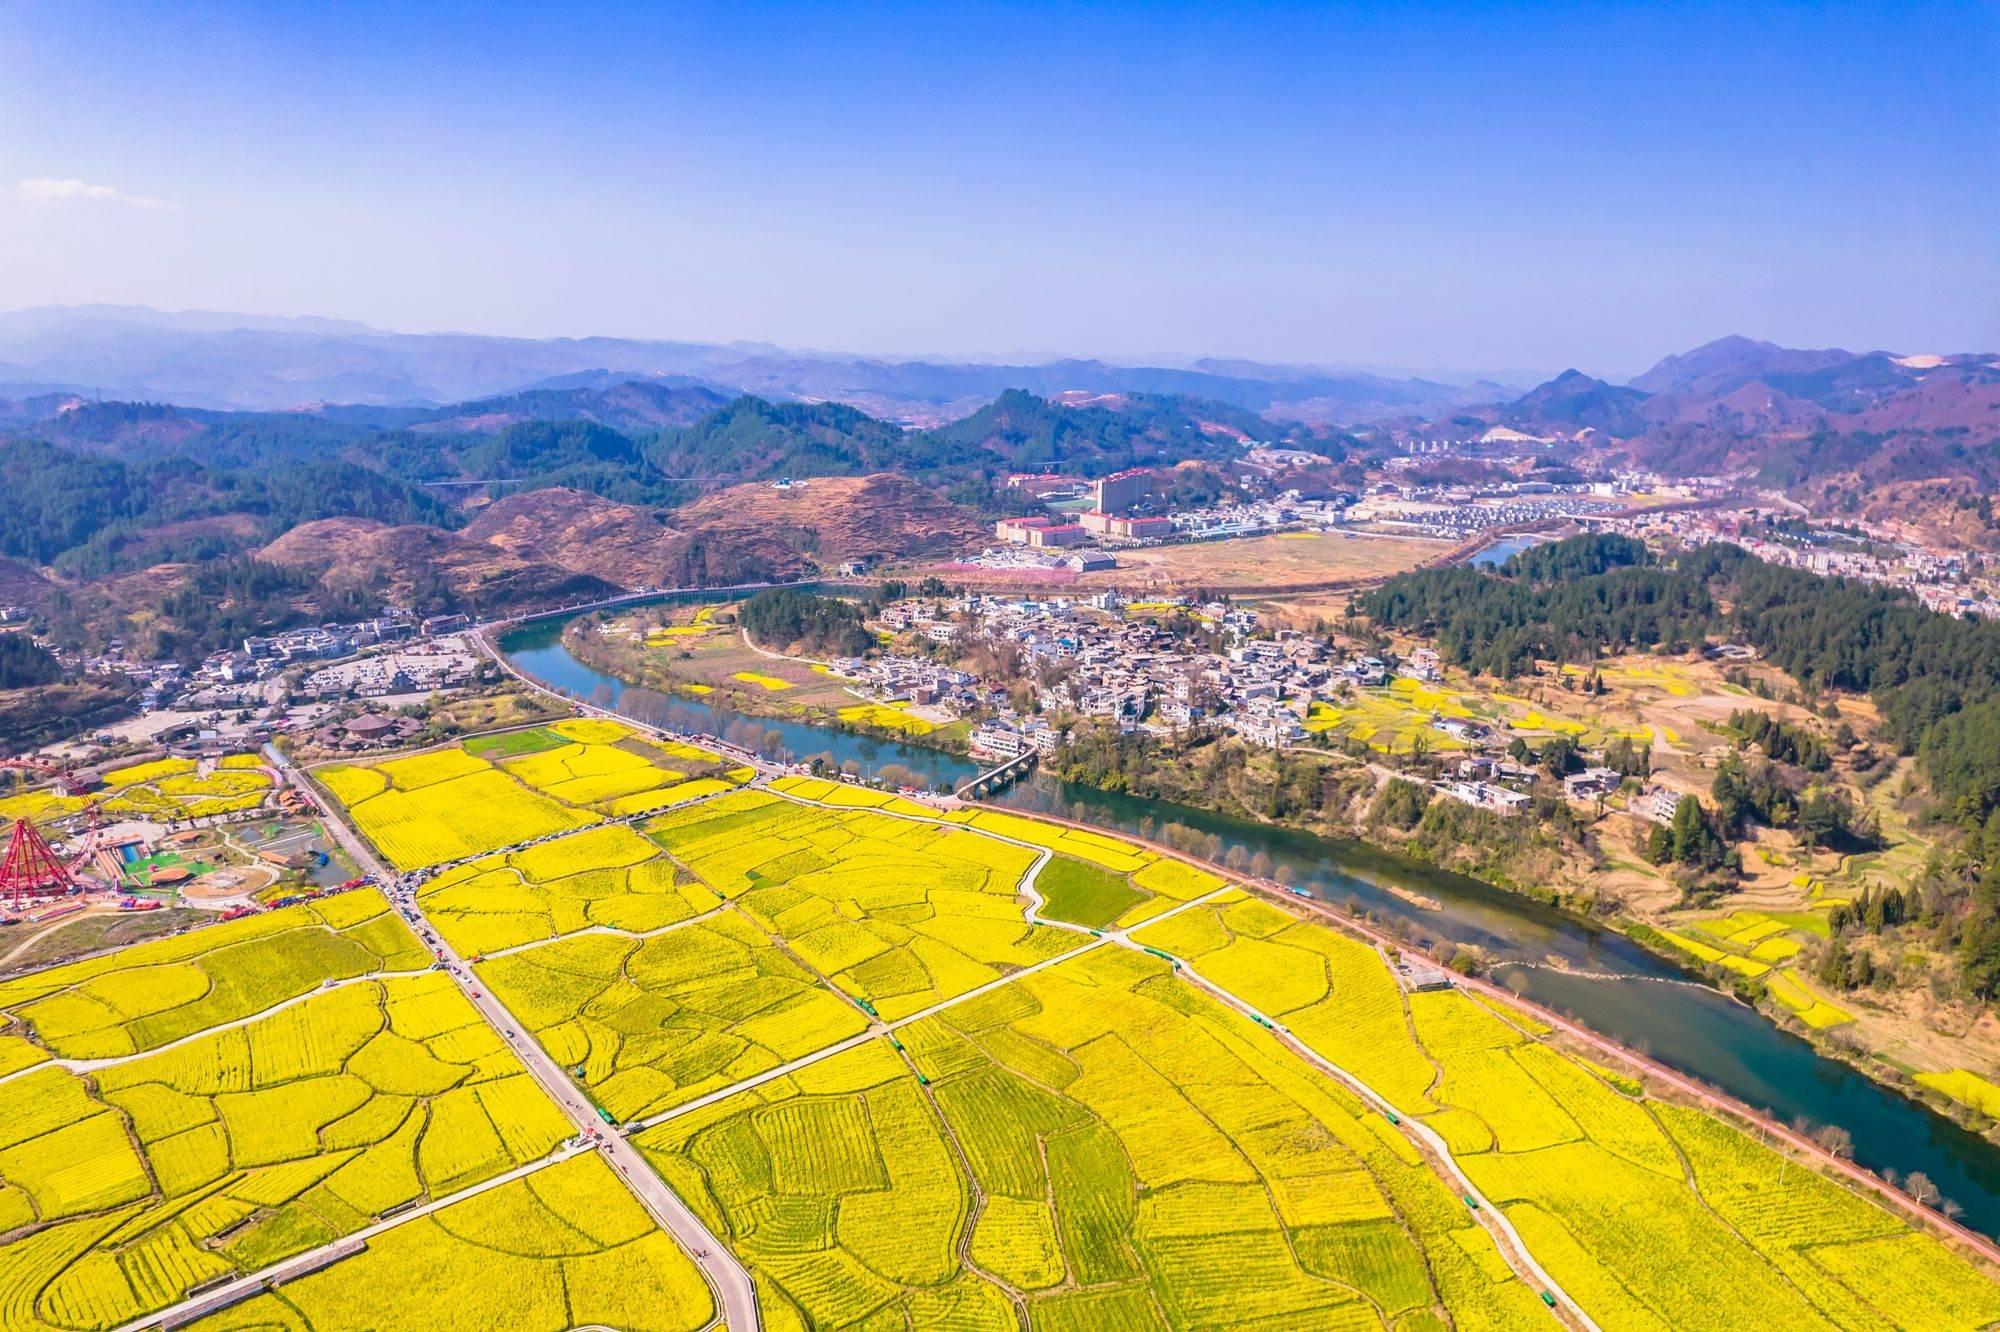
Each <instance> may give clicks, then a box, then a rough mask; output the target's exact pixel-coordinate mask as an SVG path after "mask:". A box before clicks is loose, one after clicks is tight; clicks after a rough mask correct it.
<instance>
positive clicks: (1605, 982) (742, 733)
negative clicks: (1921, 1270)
mask: <svg viewBox="0 0 2000 1332" xmlns="http://www.w3.org/2000/svg"><path fill="white" fill-rule="evenodd" d="M1510 553H1511V552H1510ZM1501 558H1505V556H1504V555H1503V556H1502V557H1501ZM562 624H563V622H562V621H546V622H542V623H538V624H535V625H531V626H527V627H524V628H521V629H518V630H516V631H514V632H513V633H511V634H509V635H507V636H506V637H504V638H503V639H502V640H501V648H502V650H503V651H504V652H505V653H506V654H507V657H508V659H509V660H510V661H512V662H513V663H514V664H515V665H516V666H517V667H519V668H520V669H521V670H523V671H525V672H527V673H528V674H530V675H532V676H534V677H535V678H536V679H538V680H541V681H543V682H544V683H546V684H548V685H551V686H553V687H555V688H558V689H561V690H563V691H565V692H568V693H570V694H572V695H575V696H576V697H579V698H589V699H592V700H593V701H595V702H598V703H600V704H601V705H603V706H607V707H611V708H613V709H617V708H618V707H619V704H620V703H621V701H625V699H626V695H627V693H628V689H627V686H626V685H625V684H624V683H623V682H622V681H619V680H617V679H616V678H614V677H612V676H609V675H606V674H604V673H603V672H601V671H597V670H595V669H593V668H591V667H589V666H586V665H584V664H583V663H582V662H580V661H578V660H577V659H576V658H575V657H574V656H572V655H571V654H570V652H569V650H568V649H567V648H565V647H564V646H563V644H562ZM653 697H654V698H657V695H655V696H653ZM642 720H648V721H655V720H658V718H657V717H654V716H645V717H642ZM665 720H666V722H667V724H669V725H671V726H674V727H675V728H676V729H680V730H684V731H688V732H698V733H702V734H708V735H715V736H718V737H721V738H725V739H729V740H732V741H734V742H735V743H738V744H743V745H745V746H746V747H747V748H751V749H755V750H757V751H758V752H760V753H763V754H765V755H766V756H768V757H773V758H792V759H799V758H806V757H810V756H813V755H819V754H828V755H831V756H832V757H833V758H834V759H835V760H836V761H837V762H840V763H843V764H844V763H849V762H852V763H853V764H854V765H855V766H856V767H858V768H859V769H860V770H861V771H862V772H863V773H864V774H872V773H875V772H878V771H880V770H881V769H882V768H883V767H885V766H886V765H889V764H899V765H901V766H902V767H904V768H906V769H908V770H910V771H911V772H912V773H915V774H917V775H918V776H919V777H920V778H921V779H922V780H923V781H924V782H925V783H927V784H929V785H932V786H948V785H949V784H951V783H952V782H954V781H956V780H958V779H959V778H962V777H965V776H968V775H970V774H971V773H973V772H974V771H976V765H975V764H973V763H972V762H971V761H970V760H967V759H963V758H960V757H958V756H957V755H954V754H946V753H943V752H940V751H938V750H932V749H924V748H922V747H919V746H914V745H902V744H896V743H893V742H888V741H881V740H874V739H870V738H868V737H866V736H859V735H855V734H852V733H850V732H847V731H842V730H839V729H837V728H833V727H826V726H818V725H813V724H810V723H805V722H794V721H770V720H766V719H764V718H744V717H740V716H738V715H735V714H732V713H729V712H726V711H723V710H720V709H717V708H714V707H711V706H709V705H707V704H704V703H696V702H687V701H681V700H678V699H677V700H674V701H673V702H671V703H669V704H667V716H666V718H665ZM1000 803H1004V804H1010V805H1014V806H1017V807H1019V808H1022V809H1027V810H1040V811H1043V812H1049V813H1055V812H1060V813H1062V814H1064V815H1066V816H1068V817H1070V818H1074V819H1077V820H1079V821H1082V822H1088V823H1093V824H1096V825H1098V826H1100V827H1103V828H1107V829H1112V830H1119V831H1125V832H1140V831H1142V830H1145V829H1149V828H1157V827H1160V826H1163V825H1165V824H1168V823H1179V824H1183V825H1185V826H1187V827H1190V828H1193V829H1196V830H1197V831H1199V832H1202V833H1204V834H1213V835H1214V836H1215V837H1217V838H1218V839H1219V840H1220V841H1221V843H1222V846H1223V854H1224V856H1225V857H1226V858H1229V859H1230V863H1241V864H1247V863H1248V861H1249V859H1250V858H1251V857H1253V856H1262V857H1265V858H1267V859H1268V861H1269V863H1270V866H1271V867H1272V868H1271V872H1272V873H1278V872H1279V871H1283V875H1284V876H1285V877H1289V880H1290V881H1291V882H1293V883H1295V884H1297V885H1298V886H1300V887H1302V888H1305V889H1306V890H1307V891H1308V892H1310V893H1311V894H1312V895H1313V896H1314V897H1316V898H1319V899H1321V900H1323V901H1328V902H1333V903H1336V904H1351V905H1354V906H1357V907H1358V908H1360V909H1362V910H1364V911H1366V912H1368V913H1369V914H1370V915H1372V916H1374V917H1375V918H1377V919H1378V920H1394V921H1400V922H1402V923H1403V925H1404V926H1405V927H1406V928H1407V929H1408V930H1409V931H1410V934H1411V937H1412V938H1414V939H1417V940H1420V941H1425V942H1428V941H1430V940H1449V941H1451V942H1453V943H1458V944H1466V945H1471V946H1476V947H1478V948H1480V949H1481V950H1482V951H1483V952H1485V953H1486V954H1487V955H1488V957H1489V958H1491V959H1493V960H1494V963H1495V965H1494V967H1493V973H1494V975H1495V977H1496V978H1497V979H1499V980H1501V981H1503V982H1505V983H1507V984H1509V985H1511V986H1513V987H1514V988H1516V989H1517V990H1518V992H1519V993H1521V994H1523V995H1525V996H1527V997H1528V998H1530V999H1533V1000H1535V1001H1536V1002H1537V1003H1541V1004H1544V1005H1546V1006H1548V1007H1549V1008H1552V1009H1555V1010H1556V1011H1558V1012H1561V1013H1565V1014H1568V1015H1569V1016H1571V1017H1574V1018H1576V1019H1577V1020H1578V1021H1580V1022H1582V1023H1583V1024H1584V1025H1586V1026H1588V1027H1590V1028H1592V1029H1593V1030H1596V1031H1599V1032H1602V1033H1603V1034H1604V1035H1606V1036H1609V1037H1611V1038H1613V1039H1614V1040H1617V1041H1620V1042H1622V1043H1623V1044H1625V1045H1628V1046H1630V1047H1632V1048H1634V1049H1637V1050H1640V1051H1642V1052H1644V1053H1646V1054H1649V1055H1651V1056H1652V1057H1653V1058H1655V1059H1657V1060H1659V1061H1660V1062H1661V1063H1663V1064H1666V1065H1668V1066H1669V1067H1672V1068H1674V1069H1677V1070H1679V1071H1680V1072H1682V1073H1685V1074H1688V1075H1689V1076H1691V1077H1694V1078H1697V1079H1700V1080H1701V1081H1703V1082H1706V1083H1708V1084H1710V1085H1711V1086H1714V1087H1717V1088H1719V1089H1721V1090H1722V1091H1724V1092H1726V1093H1728V1094H1729V1095H1731V1096H1734V1097H1735V1098H1736V1099H1738V1100H1740V1101H1742V1102H1744V1103H1746V1104H1748V1105H1751V1106H1755V1107H1756V1108H1758V1109H1760V1110H1763V1111H1765V1112H1766V1113H1768V1114H1770V1115H1772V1116H1774V1117H1775V1118H1777V1119H1780V1120H1783V1121H1785V1122H1788V1123H1789V1122H1793V1121H1797V1120H1803V1121H1805V1122H1806V1123H1808V1124H1810V1125H1813V1126H1819V1125H1826V1124H1833V1125H1838V1126H1840V1127H1841V1128H1843V1129H1845V1130H1847V1132H1848V1133H1849V1134H1850V1135H1851V1136H1852V1138H1853V1142H1854V1159H1855V1160H1856V1161H1857V1162H1859V1163H1860V1164H1862V1165H1863V1166H1866V1167H1868V1168H1869V1169H1871V1170H1875V1171H1877V1172H1878V1173H1879V1172H1881V1171H1884V1170H1894V1171H1896V1172H1897V1173H1898V1174H1899V1175H1901V1174H1908V1173H1909V1172H1910V1171H1913V1170H1918V1171H1922V1172H1923V1173H1924V1174H1926V1175H1928V1176H1930V1178H1931V1180H1932V1182H1933V1183H1935V1184H1936V1185H1937V1186H1938V1188H1939V1189H1940V1190H1941V1191H1942V1192H1943V1194H1944V1196H1945V1197H1947V1198H1949V1199H1951V1200H1952V1201H1953V1202H1955V1203H1957V1204H1958V1205H1959V1206H1960V1207H1961V1208H1963V1209H1964V1216H1963V1218H1962V1219H1963V1220H1964V1222H1965V1223H1966V1224H1967V1225H1969V1226H1972V1227H1974V1228H1975V1229H1978V1230H1980V1231H1983V1232H1984V1233H1986V1234H1989V1235H2000V1148H1996V1147H1995V1146H1994V1145H1993V1144H1992V1143H1989V1142H1987V1141H1986V1140H1985V1139H1983V1138H1981V1137H1979V1136H1978V1135H1976V1134H1973V1133H1969V1132H1967V1131H1966V1130H1965V1129H1963V1128H1961V1127H1959V1126H1958V1125H1957V1124H1954V1123H1953V1122H1952V1121H1951V1120H1949V1119H1946V1118H1944V1117H1943V1116H1942V1115H1939V1114H1936V1113H1935V1112H1933V1111H1931V1110H1930V1109H1929V1108H1927V1107H1925V1106H1923V1105H1921V1104H1919V1103H1917V1102H1915V1101H1912V1100H1910V1099H1908V1098H1906V1097H1903V1096H1901V1095H1898V1094H1897V1093H1895V1092H1894V1091H1891V1090H1889V1089H1888V1088H1886V1087H1884V1086H1882V1085H1881V1084H1879V1083H1877V1082H1874V1081H1873V1080H1871V1079H1869V1078H1867V1077H1864V1076H1863V1075H1861V1074H1860V1073H1857V1072H1855V1071H1854V1070H1853V1069H1851V1068H1849V1067H1848V1066H1847V1065H1845V1064H1843V1063H1841V1062H1840V1061H1838V1060H1835V1059H1829V1058H1827V1057H1825V1056H1823V1055H1821V1054H1820V1053H1819V1052H1818V1051H1816V1050H1814V1049H1813V1047H1812V1046H1811V1045H1810V1044H1808V1043H1807V1042H1805V1041H1804V1040H1801V1039H1800V1038H1798V1037H1796V1036H1793V1035H1791V1034H1789V1033H1787V1032H1785V1031H1783V1030H1781V1029H1780V1028H1778V1027H1777V1026H1776V1025H1774V1024H1773V1023H1772V1022H1770V1021H1769V1020H1768V1019H1767V1018H1765V1017H1764V1016H1763V1015H1762V1014H1760V1013H1758V1012H1757V1011H1756V1010H1755V1009H1752V1008H1749V1007H1747V1006H1745V1005H1743V1004H1740V1003H1737V1002H1736V1001H1734V1000H1733V999H1730V998H1728V997H1727V996H1725V995H1723V994H1721V993H1719V992H1717V991H1716V990H1713V989H1711V988H1709V987H1708V986H1706V985H1700V984H1693V983H1690V982H1689V979H1688V977H1687V975H1686V974H1685V973H1683V972H1681V971H1679V970H1678V969H1676V968H1675V967H1674V966H1672V965H1671V964H1670V963H1668V962H1665V961H1663V960H1662V959H1660V958H1658V957H1656V956H1654V955H1653V954H1651V953H1649V952H1647V951H1646V950H1645V949H1643V948H1641V947H1639V946H1638V945H1637V944H1635V943H1633V942H1632V941H1631V940H1629V939H1627V938H1626V937H1625V936H1624V935H1622V934H1619V933H1618V932H1617V931H1615V930H1610V929H1606V928H1604V927H1603V926H1601V925H1598V924H1596V923H1595V922H1592V921H1589V920H1586V919H1584V918H1582V917H1580V916H1576V915H1572V914H1570V913H1568V912H1565V911H1561V910H1558V909H1556V908H1554V907H1549V906H1545V905H1543V904H1542V903H1539V902H1536V901H1534V900H1533V899H1531V898H1527V897H1523V896H1521V895H1520V894H1517V893H1510V892H1506V891H1504V890H1502V889H1499V888H1495V887H1493V886H1491V885H1489V884H1484V883H1481V882H1479V881H1478V880H1475V879H1470V878H1466V877H1465V876H1463V875H1458V874H1449V873H1444V872H1441V871H1438V870H1435V869H1432V868H1430V867H1428V866H1424V865H1419V864H1416V863H1414V862H1411V861H1408V860H1404V859H1402V858H1401V857H1398V856H1395V855H1391V854H1388V853H1385V852H1382V851H1379V850H1376V849H1374V848H1372V847H1368V846H1365V845H1362V844H1360V843H1355V842H1348V841H1340V840H1336V839H1332V838H1326V837H1319V836H1315V835H1313V834H1311V833H1305V832H1299V831H1296V830H1292V829H1286V828H1273V827H1269V826H1266V825H1264V824H1258V823H1250V822H1246V821H1244V820H1241V819H1232V818H1229V817H1227V816H1225V815H1221V814H1214V813H1210V812H1208V811H1205V810H1199V809H1192V808H1189V807H1186V806H1180V805H1173V804H1168V803H1165V802H1161V801H1149V800H1138V799H1134V798H1133V797H1130V796H1124V795H1117V794H1114V793H1110V792H1105V791H1099V790H1097V789H1095V788H1092V787H1082V786H1073V785H1070V784H1067V783H1063V782H1058V781H1055V780H1053V779H1050V778H1047V777H1037V778H1035V779H1033V780H1032V781H1029V782H1026V783H1023V784H1021V785H1017V786H1015V787H1013V788H1011V789H1009V790H1008V791H1007V792H1005V793H1004V794H1003V795H1002V796H1001V797H1000ZM1260 867H1261V865H1260ZM1392 887H1394V888H1400V889H1402V890H1404V891H1405V892H1408V893H1412V894H1416V895H1420V896H1422V897H1424V898H1427V899H1429V900H1431V901H1433V902H1435V903H1436V904H1437V908H1436V909H1435V910H1433V909H1430V908H1428V907H1425V906H1419V905H1417V904H1414V903H1412V902H1410V901H1409V900H1407V899H1406V898H1405V897H1402V896H1398V895H1397V894H1396V893H1395V892H1393V891H1391V888H1392Z"/></svg>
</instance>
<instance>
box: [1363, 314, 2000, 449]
mask: <svg viewBox="0 0 2000 1332" xmlns="http://www.w3.org/2000/svg"><path fill="white" fill-rule="evenodd" d="M1480 425H1489V426H1497V427H1504V428H1505V429H1508V430H1512V431H1518V432H1520V433H1523V434H1528V435H1533V436H1536V437H1539V438H1546V439H1562V440H1571V441H1578V442H1592V443H1595V444H1596V445H1597V446H1598V447H1600V448H1615V449H1616V450H1618V451H1621V452H1624V453H1626V454H1629V455H1630V456H1632V457H1634V458H1636V459H1638V460H1640V461H1642V462H1645V463H1647V464H1648V465H1651V466H1655V467H1659V468H1661V469H1662V470H1667V471H1675V472H1694V471H1710V472H1722V471H1731V470H1741V469H1745V468H1748V469H1751V470H1753V471H1762V472H1765V473H1768V474H1769V475H1768V476H1767V479H1792V480H1795V479H1800V478H1801V476H1802V475H1804V474H1808V473H1814V472H1822V471H1826V470H1828V467H1827V465H1826V464H1827V463H1828V458H1829V457H1830V455H1827V456H1823V457H1821V458H1820V459H1819V460H1818V461H1817V462H1815V461H1814V460H1813V457H1812V450H1807V449H1804V448H1802V444H1803V442H1806V441H1820V442H1821V443H1820V444H1818V445H1815V448H1816V449H1818V451H1819V452H1820V453H1821V454H1826V450H1825V449H1824V447H1823V443H1824V441H1826V440H1828V439H1830V438H1835V437H1838V438H1841V439H1846V440H1849V441H1859V443H1858V444H1850V446H1848V447H1846V448H1843V449H1840V450H1835V451H1834V452H1838V453H1843V454H1844V453H1864V452H1872V453H1874V454H1875V455H1877V456H1876V457H1874V458H1873V459H1872V461H1870V463H1869V466H1870V467H1871V468H1873V469H1875V470H1877V471H1886V472H1890V473H1894V474H1896V476H1897V477H1898V478H1899V479H1908V478H1910V477H1914V476H1920V475H1927V474H1929V469H1932V468H1933V466H1934V464H1933V463H1932V462H1931V461H1919V462H1915V463H1910V464H1909V465H1906V463H1909V460H1910V459H1911V458H1912V456H1913V455H1917V456H1922V457H1928V455H1930V454H1932V453H1934V452H1936V448H1937V446H1939V445H1947V446H1951V447H1955V448H1957V449H1958V450H1959V451H1960V452H1962V453H1968V456H1967V458H1966V462H1967V465H1968V467H1971V468H1972V470H1970V471H1966V472H1965V474H1966V475H1973V474H1975V473H1978V474H1980V475H1985V474H1988V473H1991V472H1993V471H1994V470H1995V467H1994V465H1995V464H2000V458H1995V457H1994V456H1993V454H1994V446H1995V445H2000V356H1995V355H1992V354H1989V353H1958V354H1951V355H1915V356H1901V355H1896V354H1894V353H1890V352H1884V351H1869V352H1850V351H1842V350H1839V349H1821V350H1803V349H1798V348H1790V347H1780V346H1777V345H1776V344H1774V343H1769V342H1758V341H1755V340H1753V339H1751V338H1745V337H1727V338H1719V339H1717V340H1716V341H1714V342H1710V343H1707V344H1705V345H1703V346H1700V347H1696V348H1695V349H1694V350H1692V351H1688V352H1683V353H1680V354H1678V355H1674V356H1668V357H1666V358H1665V359H1663V360H1662V361H1660V363H1659V364H1658V365H1655V366H1654V367H1653V368H1652V369H1650V370H1648V371H1646V373H1644V374H1642V375H1639V376H1636V377H1635V378H1634V379H1633V380H1632V381H1631V382H1630V383H1629V384H1624V385H1616V384H1610V383H1607V382H1605V381H1604V380H1601V379H1596V378H1593V377H1592V376H1590V375H1586V374H1584V373H1582V372H1581V371H1577V370H1566V371H1564V372H1563V373H1562V374H1560V375H1558V376H1556V377H1555V378H1553V379H1551V380H1549V381H1548V382H1546V383H1543V384H1539V385H1537V386H1535V387H1534V388H1532V389H1530V390H1529V391H1528V392H1526V393H1524V394H1521V395H1520V396H1519V397H1515V398H1511V399H1507V400H1504V401H1497V402H1494V403H1490V404H1487V405H1485V406H1482V407H1476V408H1469V409H1460V410H1458V411H1456V412H1453V413H1451V414H1449V415H1448V416H1445V417H1442V418H1434V419H1432V420H1428V421H1408V422H1403V423H1400V424H1399V428H1400V430H1401V431H1402V432H1403V433H1406V434H1419V435H1421V434H1443V435H1445V436H1447V437H1458V438H1462V437H1464V434H1465V432H1466V429H1467V427H1473V426H1480ZM1974 455H1976V456H1974ZM1802 459H1803V460H1804V465H1803V466H1801V460H1802ZM1974 464H1982V465H1983V467H1984V470H1983V471H1982V470H1981V468H1980V467H1976V466H1973V465H1974ZM1912 468H1914V470H1912ZM1837 470H1844V464H1843V466H1842V468H1840V469H1837ZM1948 471H1949V469H1948Z"/></svg>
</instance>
